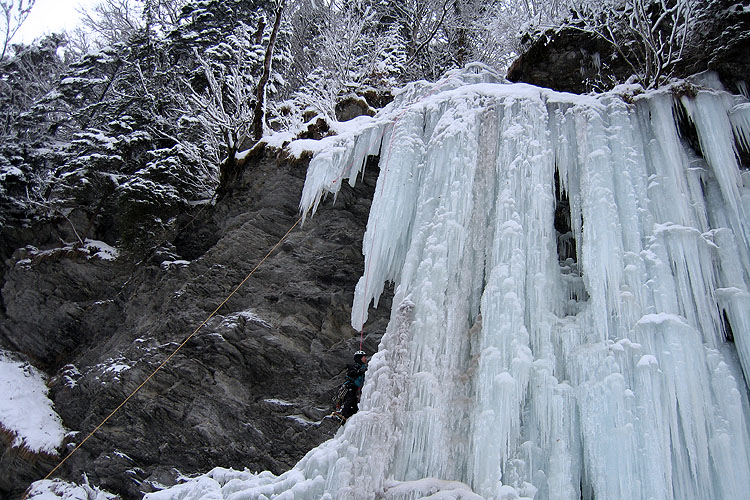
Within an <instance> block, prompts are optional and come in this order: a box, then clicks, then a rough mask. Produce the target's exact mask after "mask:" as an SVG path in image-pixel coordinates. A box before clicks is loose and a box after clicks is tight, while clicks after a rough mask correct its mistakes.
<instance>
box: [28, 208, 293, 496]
mask: <svg viewBox="0 0 750 500" xmlns="http://www.w3.org/2000/svg"><path fill="white" fill-rule="evenodd" d="M300 221H302V217H300V218H299V219H297V221H296V222H295V223H294V224H293V225H292V227H290V228H289V230H288V231H287V232H286V233H285V234H284V236H282V237H281V239H280V240H279V241H278V242H277V243H276V244H275V245H274V246H273V248H271V250H269V251H268V253H267V254H266V255H265V256H264V257H263V258H262V259H261V260H260V262H258V264H256V265H255V267H254V268H253V270H252V271H250V272H249V273H248V275H247V276H245V279H243V280H242V281H241V282H240V284H239V285H237V286H236V287H235V288H234V290H232V292H231V293H230V294H229V295H227V297H226V298H225V299H224V300H223V301H222V302H221V304H219V305H218V306H217V307H216V309H214V310H213V312H212V313H211V314H209V315H208V317H207V318H206V319H204V320H203V322H202V323H201V324H200V325H198V327H197V328H196V329H195V330H193V333H191V334H190V335H188V337H187V338H186V339H185V340H183V341H182V343H181V344H180V345H178V346H177V348H176V349H175V350H174V351H172V354H170V355H169V356H167V358H166V359H165V360H164V361H162V363H161V364H160V365H159V366H158V367H156V369H155V370H154V371H153V372H151V374H150V375H149V376H148V377H146V379H145V380H144V381H143V382H141V384H140V385H139V386H138V387H136V388H135V390H133V392H131V393H130V394H129V395H128V397H126V398H125V399H124V400H123V401H122V403H120V404H119V405H118V406H117V408H115V409H114V410H112V412H111V413H110V414H109V415H107V417H106V418H105V419H104V420H102V421H101V423H99V425H97V426H96V427H95V428H94V430H92V431H91V432H90V433H89V434H88V436H86V437H85V438H84V439H83V440H82V441H81V442H80V443H78V445H77V446H76V447H75V448H73V450H72V451H71V452H70V453H69V454H68V455H67V456H66V457H65V458H63V459H62V460H61V461H60V463H58V464H57V465H56V466H55V468H54V469H52V470H51V471H50V472H49V474H47V475H46V476H45V477H44V479H45V480H46V479H49V478H50V477H51V476H52V474H54V473H55V472H56V471H57V470H58V469H59V468H60V467H61V466H62V465H63V464H64V463H65V462H66V461H67V460H68V459H69V458H70V457H71V456H73V454H74V453H75V452H77V451H78V450H79V449H80V448H81V446H83V445H84V444H85V443H86V441H88V440H89V439H90V438H91V436H93V435H94V434H95V433H96V432H97V431H98V430H99V429H101V428H102V426H104V424H106V423H107V421H108V420H109V419H110V418H112V416H113V415H114V414H115V413H117V412H118V411H119V410H120V409H121V408H122V407H123V406H125V404H126V403H127V402H128V401H129V400H130V398H132V397H133V396H135V394H136V393H137V392H138V391H140V390H141V388H142V387H143V386H144V385H146V383H148V381H149V380H151V378H153V376H154V375H156V373H157V372H158V371H159V370H161V369H162V368H163V367H164V365H166V364H167V363H168V362H169V360H171V359H172V358H173V357H174V355H175V354H177V352H178V351H179V350H180V349H182V348H183V346H184V345H185V344H187V343H188V341H189V340H190V339H192V338H193V337H194V336H195V334H196V333H198V330H200V329H201V328H203V326H204V325H205V324H206V323H208V322H209V321H210V320H211V318H213V317H214V316H215V315H216V313H217V312H219V309H221V308H222V307H223V306H224V304H226V303H227V302H228V301H229V299H231V298H232V296H233V295H234V294H235V293H237V290H239V289H240V288H241V287H242V285H244V284H245V282H247V280H249V279H250V277H251V276H252V275H253V274H254V273H255V271H257V270H258V268H259V267H260V266H261V265H262V264H263V263H264V262H265V261H266V259H268V257H269V256H270V255H271V254H272V253H273V252H274V250H276V249H277V248H278V247H279V245H281V243H283V241H284V240H285V239H286V237H287V236H289V233H291V232H292V231H293V230H294V228H295V227H297V225H298V224H299V223H300ZM27 496H28V492H27V493H25V494H24V496H23V498H22V500H26V497H27Z"/></svg>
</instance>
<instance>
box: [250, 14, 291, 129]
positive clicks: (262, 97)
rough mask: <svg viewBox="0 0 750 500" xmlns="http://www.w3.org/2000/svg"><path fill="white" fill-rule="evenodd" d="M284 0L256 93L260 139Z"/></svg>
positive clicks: (257, 124) (274, 26) (256, 116)
mask: <svg viewBox="0 0 750 500" xmlns="http://www.w3.org/2000/svg"><path fill="white" fill-rule="evenodd" d="M284 3H285V2H284V0H282V1H281V2H279V6H278V7H277V8H276V20H275V21H274V23H273V30H272V31H271V39H270V40H269V41H268V47H267V48H266V58H265V60H264V61H263V74H262V75H261V77H260V81H259V82H258V88H257V90H256V94H255V110H254V113H253V138H254V139H255V140H256V141H259V140H261V139H262V138H263V123H264V122H265V119H266V85H267V84H268V80H269V79H270V78H271V62H272V60H273V49H274V47H275V46H276V37H277V36H278V34H279V27H280V26H281V15H282V13H283V11H284Z"/></svg>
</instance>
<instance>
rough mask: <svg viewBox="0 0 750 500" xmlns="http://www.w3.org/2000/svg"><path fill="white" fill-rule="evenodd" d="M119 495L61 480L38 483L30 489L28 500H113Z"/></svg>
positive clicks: (47, 480) (46, 480)
mask: <svg viewBox="0 0 750 500" xmlns="http://www.w3.org/2000/svg"><path fill="white" fill-rule="evenodd" d="M115 498H118V497H117V495H113V494H112V493H108V492H106V491H103V490H100V489H99V488H96V487H91V486H89V485H88V484H83V485H77V484H73V483H69V482H66V481H63V480H61V479H45V480H42V481H36V482H35V483H33V484H32V485H31V487H30V488H29V491H28V494H27V496H26V499H27V500H32V499H33V500H113V499H115Z"/></svg>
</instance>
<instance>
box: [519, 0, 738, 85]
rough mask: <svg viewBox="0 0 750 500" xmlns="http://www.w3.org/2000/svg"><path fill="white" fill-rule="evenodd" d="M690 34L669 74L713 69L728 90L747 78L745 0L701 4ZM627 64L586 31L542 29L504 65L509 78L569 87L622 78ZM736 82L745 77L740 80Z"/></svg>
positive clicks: (684, 74) (628, 71)
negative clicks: (508, 66)
mask: <svg viewBox="0 0 750 500" xmlns="http://www.w3.org/2000/svg"><path fill="white" fill-rule="evenodd" d="M694 23H695V29H694V37H693V40H692V41H691V43H690V45H689V46H687V47H686V48H685V52H684V55H683V59H682V61H681V62H680V63H679V64H678V65H677V71H676V72H675V74H674V75H673V76H675V77H678V78H685V77H688V76H690V75H693V74H695V73H699V72H702V71H706V70H711V71H715V72H717V73H718V75H719V76H720V78H721V80H722V82H723V83H724V85H725V86H727V88H728V89H729V90H731V91H733V92H739V91H740V90H741V89H740V86H742V85H746V84H747V82H748V81H750V61H748V60H747V57H746V55H747V54H748V53H749V52H750V1H748V0H744V1H742V2H737V1H734V0H720V1H717V2H709V3H707V4H705V5H703V6H702V10H701V14H700V16H699V17H697V18H696V19H694ZM631 74H632V70H631V68H630V66H629V65H628V64H627V63H626V62H625V61H624V60H622V58H621V57H618V56H617V54H616V53H615V51H614V49H613V47H612V46H611V45H609V44H608V43H607V42H605V41H604V40H603V39H601V38H598V37H596V36H595V35H593V34H592V33H588V32H583V31H580V30H576V29H570V28H567V29H561V30H548V31H547V32H545V33H544V34H543V35H541V36H539V37H536V39H535V40H534V41H533V42H531V43H530V44H529V46H528V47H527V49H526V50H525V52H524V53H523V54H522V55H521V56H520V57H519V58H518V59H516V61H514V62H513V64H512V65H511V67H510V68H509V69H508V74H507V78H508V80H510V81H512V82H525V83H530V84H532V85H537V86H540V87H547V88H551V89H554V90H559V91H563V92H573V93H585V92H590V91H603V90H608V89H610V88H612V86H614V85H615V84H617V83H622V82H625V81H626V80H627V79H628V77H629V76H630V75H631ZM742 82H745V83H744V84H743V83H742Z"/></svg>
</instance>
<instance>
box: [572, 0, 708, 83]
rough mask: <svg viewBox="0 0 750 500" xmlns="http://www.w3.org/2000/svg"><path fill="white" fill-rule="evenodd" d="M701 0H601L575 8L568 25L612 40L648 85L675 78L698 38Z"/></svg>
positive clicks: (610, 42) (633, 69) (619, 53)
mask: <svg viewBox="0 0 750 500" xmlns="http://www.w3.org/2000/svg"><path fill="white" fill-rule="evenodd" d="M701 6H702V3H701V2H700V1H699V0H597V1H596V2H593V1H585V2H578V3H576V4H574V5H573V6H572V11H573V17H572V19H570V20H569V21H568V22H566V23H565V26H568V27H572V28H574V29H578V30H583V31H586V32H590V33H592V34H594V35H596V36H597V37H599V38H600V39H602V40H604V41H606V42H607V43H609V44H610V46H611V47H612V49H613V51H614V52H616V53H617V55H618V56H619V57H621V58H622V60H623V61H625V62H626V63H627V64H628V66H629V67H630V68H631V70H632V72H633V75H634V76H635V77H636V78H637V80H638V81H640V82H641V83H642V84H643V86H644V87H646V88H652V87H656V86H658V85H660V84H661V83H663V82H664V81H666V80H667V79H669V78H670V77H671V76H672V75H673V73H674V71H675V68H676V65H677V64H679V63H680V61H681V60H682V56H683V52H684V50H685V48H686V46H687V45H688V44H689V43H690V41H691V39H692V38H693V36H694V28H695V19H696V17H697V12H698V11H699V9H700V8H701Z"/></svg>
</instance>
